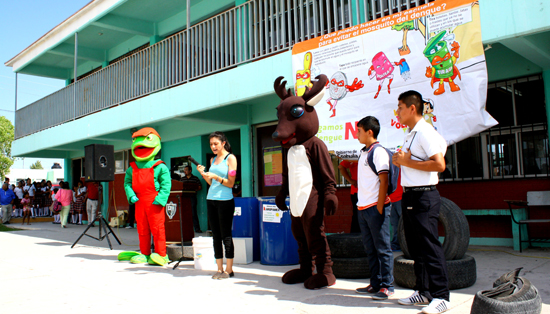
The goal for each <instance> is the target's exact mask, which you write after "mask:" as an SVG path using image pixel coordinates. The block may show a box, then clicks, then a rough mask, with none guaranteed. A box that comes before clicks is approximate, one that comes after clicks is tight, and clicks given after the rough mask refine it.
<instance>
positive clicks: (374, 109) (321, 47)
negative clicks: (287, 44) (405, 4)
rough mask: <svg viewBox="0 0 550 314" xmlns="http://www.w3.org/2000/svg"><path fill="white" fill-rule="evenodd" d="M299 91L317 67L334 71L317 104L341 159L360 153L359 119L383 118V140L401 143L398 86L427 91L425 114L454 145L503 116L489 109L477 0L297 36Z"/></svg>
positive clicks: (325, 133) (324, 136)
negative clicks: (308, 37)
mask: <svg viewBox="0 0 550 314" xmlns="http://www.w3.org/2000/svg"><path fill="white" fill-rule="evenodd" d="M292 67H293V72H294V73H295V74H296V75H295V80H294V82H295V86H294V87H295V93H296V94H297V95H299V96H301V95H302V94H303V93H304V92H305V90H306V88H307V87H311V86H312V83H311V81H312V80H314V78H315V77H316V76H317V75H320V74H325V75H326V76H327V77H328V78H329V82H328V83H327V86H326V91H325V96H324V98H323V100H322V101H320V102H319V103H318V104H317V105H316V107H315V109H316V111H317V115H318V116H319V132H318V133H317V136H318V137H319V138H320V139H321V140H323V141H324V142H325V144H326V145H327V146H328V149H329V150H330V151H331V152H334V153H335V154H336V155H337V156H338V157H340V158H343V159H350V160H351V159H357V158H358V155H359V150H360V149H361V144H360V143H359V142H358V141H357V125H356V124H357V121H359V120H361V118H363V117H366V116H374V117H376V118H377V119H378V120H379V121H380V126H381V130H380V134H379V136H378V140H379V141H380V143H381V144H382V145H384V146H385V147H387V148H389V149H391V150H394V151H395V150H397V149H399V148H400V145H402V144H403V139H404V136H405V132H407V126H406V125H403V124H401V123H400V122H399V119H398V117H397V115H396V110H397V103H398V100H397V98H398V96H399V94H401V93H403V92H405V91H408V90H416V91H418V92H420V94H422V96H423V97H422V98H423V117H424V119H425V121H426V122H428V123H429V124H431V125H432V126H433V127H434V128H435V129H436V130H437V131H438V132H439V133H440V134H441V135H442V136H443V137H444V138H445V140H446V141H447V145H452V144H454V143H456V142H458V141H460V140H462V139H465V138H467V137H470V136H472V135H475V134H477V133H479V132H481V131H483V130H485V129H487V128H490V127H492V126H494V125H496V124H497V123H498V122H497V121H496V120H495V119H494V118H493V117H491V115H489V113H488V112H487V111H486V110H485V103H486V98H487V68H486V63H485V55H484V51H483V45H482V42H481V26H480V21H479V4H478V2H477V1H471V0H442V1H436V2H430V3H427V4H425V5H422V6H419V7H416V8H413V9H410V10H406V11H402V12H399V13H396V14H393V15H390V16H386V17H383V18H379V19H377V20H374V21H370V22H367V23H363V24H360V25H356V26H353V27H350V28H347V29H344V30H340V31H337V32H334V33H330V34H326V35H323V36H320V37H317V38H314V39H311V40H308V41H305V42H301V43H298V44H296V45H295V46H294V47H293V49H292Z"/></svg>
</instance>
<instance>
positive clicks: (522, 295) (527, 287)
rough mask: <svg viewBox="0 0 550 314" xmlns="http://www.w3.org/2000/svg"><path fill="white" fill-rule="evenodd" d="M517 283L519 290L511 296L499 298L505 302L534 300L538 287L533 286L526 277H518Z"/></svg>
mask: <svg viewBox="0 0 550 314" xmlns="http://www.w3.org/2000/svg"><path fill="white" fill-rule="evenodd" d="M516 284H517V285H518V286H519V287H520V289H519V290H518V291H516V292H515V293H513V294H511V295H510V296H507V297H504V298H499V299H498V300H500V301H503V302H516V301H527V300H532V299H534V298H535V297H536V296H537V294H538V291H537V288H535V286H533V285H532V284H531V282H530V281H529V280H527V279H526V278H523V277H517V281H516Z"/></svg>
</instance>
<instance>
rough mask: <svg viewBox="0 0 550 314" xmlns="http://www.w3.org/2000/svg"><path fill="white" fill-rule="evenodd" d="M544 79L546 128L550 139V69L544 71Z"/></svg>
mask: <svg viewBox="0 0 550 314" xmlns="http://www.w3.org/2000/svg"><path fill="white" fill-rule="evenodd" d="M542 80H543V81H544V99H545V104H546V119H547V121H546V122H547V124H546V130H547V132H548V139H549V140H550V69H549V70H545V71H542Z"/></svg>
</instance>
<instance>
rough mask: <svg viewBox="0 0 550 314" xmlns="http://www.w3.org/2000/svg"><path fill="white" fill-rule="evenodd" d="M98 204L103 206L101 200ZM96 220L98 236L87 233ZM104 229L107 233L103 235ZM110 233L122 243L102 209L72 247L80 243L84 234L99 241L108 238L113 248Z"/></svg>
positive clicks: (110, 246)
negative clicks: (104, 216)
mask: <svg viewBox="0 0 550 314" xmlns="http://www.w3.org/2000/svg"><path fill="white" fill-rule="evenodd" d="M100 195H101V194H100ZM100 200H101V198H100ZM98 206H101V202H100V203H99V204H98ZM96 221H97V222H99V235H98V237H97V238H96V237H94V236H91V235H89V234H86V232H88V229H90V228H91V227H92V226H93V225H94V224H95V222H96ZM102 229H103V231H104V232H105V234H103V235H102V234H101V230H102ZM107 229H109V232H107ZM109 234H112V235H113V237H115V240H116V241H117V242H118V245H120V244H121V243H120V240H119V239H118V238H117V236H116V234H115V233H114V232H113V229H111V226H109V224H108V223H107V221H106V220H105V218H103V214H102V213H101V210H100V211H99V213H98V215H97V216H96V217H95V219H94V221H92V223H91V224H88V227H87V228H86V229H85V230H84V232H82V234H81V235H80V237H78V239H76V241H75V242H74V243H73V245H72V246H71V249H72V248H73V247H74V246H75V245H76V244H77V243H78V241H80V239H82V237H83V236H87V237H90V238H92V239H96V240H97V241H103V239H105V238H107V242H109V248H110V249H111V250H112V249H113V246H112V245H111V240H110V239H109Z"/></svg>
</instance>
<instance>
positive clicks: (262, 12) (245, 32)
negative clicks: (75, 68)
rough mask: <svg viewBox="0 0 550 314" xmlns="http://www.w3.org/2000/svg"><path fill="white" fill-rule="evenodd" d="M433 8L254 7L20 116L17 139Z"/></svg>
mask: <svg viewBox="0 0 550 314" xmlns="http://www.w3.org/2000/svg"><path fill="white" fill-rule="evenodd" d="M431 1H434V0H357V1H352V0H251V1H248V2H246V3H244V4H241V5H239V6H236V7H234V8H232V9H230V10H227V11H225V12H222V13H220V14H218V15H216V16H214V17H211V18H209V19H207V20H204V21H202V22H200V23H198V24H195V25H193V26H192V27H190V28H189V30H187V29H186V30H183V31H180V32H178V33H176V34H174V35H171V36H170V37H168V38H166V39H164V40H162V41H160V42H158V43H156V44H155V45H153V46H150V47H147V48H145V49H143V50H140V51H139V52H137V53H135V54H133V55H130V56H128V57H126V58H124V59H121V60H119V61H118V62H115V63H113V64H111V65H109V66H107V67H105V68H103V69H101V70H99V71H97V72H95V73H92V74H90V75H88V76H86V77H84V78H82V79H80V80H77V81H76V83H73V84H71V85H68V86H66V87H64V88H62V89H60V90H59V91H57V92H55V93H53V94H50V95H48V96H46V97H44V98H42V99H40V100H38V101H36V102H34V103H32V104H30V105H28V106H25V107H23V108H21V109H18V110H17V111H16V113H15V139H19V138H22V137H24V136H27V135H30V134H33V133H36V132H40V131H42V130H45V129H48V128H51V127H54V126H57V125H60V124H63V123H65V122H69V121H72V120H74V119H78V118H81V117H83V116H86V115H90V114H93V113H95V112H98V111H101V110H104V109H107V108H110V107H113V106H117V105H120V104H122V103H125V102H128V101H131V100H133V99H136V98H139V97H143V96H146V95H149V94H151V93H153V92H156V91H160V90H163V89H167V88H170V87H173V86H176V85H180V84H185V83H187V82H189V81H191V80H195V79H199V78H201V77H204V76H206V75H211V74H214V73H216V72H219V71H224V70H227V69H230V68H233V67H236V66H238V65H240V64H243V63H247V62H251V61H254V60H257V59H259V58H265V57H267V56H270V55H273V54H277V53H279V52H282V51H287V50H289V49H291V48H292V46H293V45H294V44H296V43H298V42H302V41H305V40H308V39H311V38H314V37H318V36H322V35H324V34H326V33H330V32H334V31H337V30H341V29H344V28H347V27H350V26H353V25H354V24H359V23H361V22H365V21H370V20H372V19H376V18H378V17H382V16H385V15H388V14H391V13H393V12H398V11H401V10H404V9H407V8H411V7H414V6H418V5H421V4H425V3H427V2H431ZM354 2H355V6H354V5H353V4H354ZM360 2H362V5H363V8H364V10H360ZM390 2H391V4H392V5H391V8H392V9H391V12H390V10H389V9H388V8H389V4H390ZM381 9H382V10H381ZM354 11H355V21H353V13H354ZM360 11H362V12H360ZM188 36H189V39H190V45H189V51H190V58H189V60H190V61H189V64H187V63H186V60H187V49H186V48H187V46H186V43H187V37H188ZM187 67H189V70H190V71H189V72H187ZM187 73H189V77H187ZM75 89H76V90H75ZM74 95H76V97H74V98H73V96H74ZM75 101H76V106H75V105H73V104H74V102H75Z"/></svg>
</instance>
